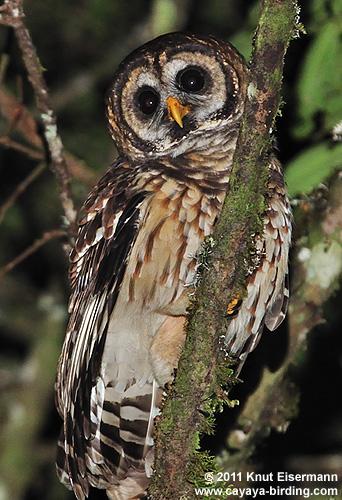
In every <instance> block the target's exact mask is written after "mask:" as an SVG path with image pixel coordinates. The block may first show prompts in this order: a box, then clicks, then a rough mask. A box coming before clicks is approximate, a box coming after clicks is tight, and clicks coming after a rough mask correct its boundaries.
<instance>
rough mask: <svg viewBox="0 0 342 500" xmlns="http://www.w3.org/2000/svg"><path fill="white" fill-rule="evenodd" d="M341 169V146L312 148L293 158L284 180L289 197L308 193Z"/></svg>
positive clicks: (319, 145)
mask: <svg viewBox="0 0 342 500" xmlns="http://www.w3.org/2000/svg"><path fill="white" fill-rule="evenodd" d="M341 167H342V144H337V145H336V146H333V147H331V146H330V145H329V144H328V143H324V144H318V145H317V146H313V147H311V148H309V149H307V150H305V151H304V152H303V153H301V154H300V155H298V156H297V157H295V158H294V159H293V160H292V161H291V162H290V163H289V164H288V166H287V168H286V171H285V180H286V183H287V186H288V191H289V194H290V196H294V195H297V194H300V193H310V191H312V190H313V189H314V188H315V187H317V186H318V185H319V184H320V183H321V182H323V181H324V180H325V179H327V178H328V177H329V176H330V175H331V174H332V173H333V172H334V171H335V170H337V169H338V168H341Z"/></svg>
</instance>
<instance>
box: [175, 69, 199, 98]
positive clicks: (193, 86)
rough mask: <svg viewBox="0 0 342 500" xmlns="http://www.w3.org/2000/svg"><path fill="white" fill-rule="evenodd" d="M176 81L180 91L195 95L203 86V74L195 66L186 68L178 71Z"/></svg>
mask: <svg viewBox="0 0 342 500" xmlns="http://www.w3.org/2000/svg"><path fill="white" fill-rule="evenodd" d="M176 81H177V84H178V86H179V87H180V89H181V90H184V91H185V92H190V93H194V94H196V93H197V92H201V90H203V88H204V85H205V81H206V79H205V73H204V71H203V70H202V68H199V67H197V66H188V67H187V68H185V69H182V70H181V71H179V73H178V74H177V76H176Z"/></svg>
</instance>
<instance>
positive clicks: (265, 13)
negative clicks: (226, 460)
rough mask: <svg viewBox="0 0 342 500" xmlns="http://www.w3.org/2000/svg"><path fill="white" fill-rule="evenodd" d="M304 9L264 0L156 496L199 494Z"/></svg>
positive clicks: (164, 419)
mask: <svg viewBox="0 0 342 500" xmlns="http://www.w3.org/2000/svg"><path fill="white" fill-rule="evenodd" d="M297 14H298V8H297V4H296V2H295V1H294V0H264V1H263V2H262V8H261V15H260V20H259V25H258V29H257V32H256V35H255V40H254V49H253V56H252V61H251V65H250V73H249V85H248V91H247V95H246V100H245V111H244V115H243V118H242V124H241V128H240V134H239V139H238V143H237V149H236V153H235V156H234V163H233V170H232V175H231V179H230V187H229V196H228V197H227V198H226V200H225V203H224V206H223V210H222V214H221V216H220V220H219V221H218V223H217V225H216V227H215V231H214V234H213V240H214V247H213V249H212V252H211V256H210V258H209V262H208V265H207V267H206V269H205V271H204V272H203V276H202V279H201V282H200V284H199V286H198V288H197V291H196V296H195V298H194V301H193V304H192V307H191V310H190V312H189V318H188V324H187V338H186V343H185V346H184V349H183V352H182V355H181V359H180V362H179V367H178V373H177V377H176V379H175V382H174V384H173V387H172V390H171V393H170V395H169V398H168V399H167V401H166V402H165V404H164V407H163V412H162V416H161V417H160V420H159V422H158V425H157V431H156V451H155V453H156V456H155V473H154V476H153V480H152V485H151V488H150V494H151V496H152V498H153V499H158V500H161V499H163V500H167V499H175V498H196V496H195V493H194V490H193V484H192V483H193V482H197V481H199V480H200V479H201V477H200V476H201V474H203V472H201V470H202V469H201V465H200V463H199V461H196V449H197V447H198V440H199V433H200V432H203V431H204V430H206V428H208V422H207V420H206V418H205V416H204V415H205V414H208V413H209V414H210V413H212V409H213V407H215V406H216V404H217V399H216V398H215V395H216V394H218V393H219V391H220V386H221V382H222V381H223V378H226V379H227V378H228V374H229V370H227V366H228V367H229V360H227V359H222V358H223V356H222V354H221V351H220V345H219V338H220V336H221V335H222V336H223V335H225V333H226V328H227V324H226V319H225V311H226V307H227V304H228V303H229V301H230V300H231V299H232V298H233V297H234V296H236V295H240V296H241V295H243V294H244V292H245V281H246V275H247V270H248V268H249V266H250V265H251V252H250V250H251V245H252V242H253V237H252V235H253V234H256V233H258V232H260V230H261V220H262V215H263V212H264V210H265V203H264V194H265V184H266V179H267V169H268V163H269V159H268V155H269V153H270V150H271V135H270V134H271V130H272V126H273V124H274V120H275V117H276V115H277V112H278V108H279V104H280V88H281V81H282V72H283V64H284V56H285V53H286V50H287V47H288V45H289V42H290V40H291V38H292V37H293V35H294V30H295V29H296V18H297ZM226 382H227V380H226ZM195 462H196V463H195ZM194 471H195V473H194ZM194 476H195V477H194ZM202 479H203V478H202Z"/></svg>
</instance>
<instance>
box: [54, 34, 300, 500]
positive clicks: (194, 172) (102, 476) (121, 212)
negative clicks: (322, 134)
mask: <svg viewBox="0 0 342 500" xmlns="http://www.w3.org/2000/svg"><path fill="white" fill-rule="evenodd" d="M245 92H246V66H245V63H244V62H243V60H242V58H241V56H240V55H239V54H238V53H237V52H236V50H235V49H234V48H233V47H232V46H230V45H229V44H227V43H224V42H220V41H217V40H215V39H213V38H211V37H198V36H194V35H187V34H182V33H174V34H170V35H165V36H163V37H160V38H158V39H156V40H153V41H152V42H150V43H149V44H146V45H145V46H143V47H142V48H140V49H138V50H137V51H135V52H134V53H133V54H131V55H130V56H129V57H128V58H127V59H126V60H125V61H124V62H123V63H122V64H121V66H120V67H119V70H118V72H117V74H116V76H115V80H114V83H113V87H112V89H111V92H110V94H109V99H108V108H107V111H108V119H109V125H110V129H111V131H112V134H113V138H114V140H115V142H116V144H117V146H118V149H119V153H120V156H119V158H118V160H117V161H116V162H115V163H114V165H113V166H112V167H111V168H110V169H109V170H108V172H107V173H106V174H105V175H104V177H103V178H102V179H101V180H100V182H99V183H98V185H97V186H96V187H95V188H94V189H93V191H92V192H91V193H90V195H89V197H88V199H87V201H86V202H85V205H84V207H83V211H82V215H81V219H80V225H79V233H78V237H77V241H76V243H75V247H74V249H73V251H72V253H71V267H70V282H71V286H72V295H71V299H70V306H69V310H70V320H69V325H68V330H67V334H66V338H65V341H64V345H63V350H62V354H61V357H60V360H59V365H58V375H57V382H56V401H57V408H58V411H59V413H60V415H61V417H62V419H63V428H62V432H61V437H60V441H59V453H58V459H57V470H58V475H59V477H60V479H61V481H62V482H63V483H64V484H65V485H66V486H67V487H69V488H72V489H73V491H74V493H75V495H76V497H77V498H78V499H83V498H85V497H87V496H88V493H89V487H90V486H94V487H97V488H103V489H106V491H107V495H108V497H109V498H113V499H121V500H127V499H131V498H142V497H143V496H144V494H145V492H146V489H147V487H148V483H149V477H150V476H151V474H152V466H153V422H154V417H155V416H156V415H157V414H158V411H159V407H160V403H161V399H162V393H163V387H164V386H165V384H166V383H168V382H171V381H172V378H173V375H174V369H175V368H176V366H177V363H178V358H179V353H180V349H181V347H182V345H183V342H184V331H183V326H184V321H185V317H186V308H187V305H188V301H189V293H191V291H192V290H193V285H194V283H195V280H196V271H197V262H198V261H197V258H198V254H199V252H200V250H201V244H202V242H203V240H204V238H205V237H206V236H209V235H210V234H211V233H212V230H213V226H214V224H215V221H216V220H217V217H218V216H219V213H220V210H221V207H222V204H223V200H224V197H225V195H226V192H227V191H228V192H229V175H230V170H231V166H232V158H233V154H234V150H235V145H236V140H237V134H238V129H239V123H240V118H241V114H242V111H243V100H244V95H245ZM170 97H172V99H170ZM269 172H270V173H269V182H268V197H267V205H268V209H267V211H266V213H265V217H264V232H263V234H261V235H258V236H257V238H256V249H255V266H254V268H253V269H251V272H250V274H249V276H248V277H246V279H247V280H248V285H247V290H248V295H247V297H246V298H245V299H244V300H243V301H242V303H241V305H240V308H239V311H238V314H237V315H235V316H234V317H232V319H231V321H230V324H229V328H228V331H227V337H226V346H227V349H228V350H229V351H230V352H231V354H233V355H235V356H237V357H239V358H240V361H241V363H240V366H242V363H243V361H244V359H245V357H246V355H247V354H248V352H250V351H251V350H252V349H253V348H254V346H255V345H256V343H257V341H258V339H259V337H260V333H261V331H262V328H263V325H264V323H265V324H266V326H267V327H268V328H269V329H271V330H273V329H275V328H276V327H277V326H278V324H279V323H280V322H281V321H282V319H283V317H284V314H285V310H286V305H285V304H286V301H287V300H286V299H287V297H288V290H287V288H286V285H285V278H286V274H287V257H288V249H289V245H290V235H291V216H290V209H289V206H288V201H287V198H286V192H285V188H284V182H283V177H282V171H281V167H280V165H279V163H278V162H277V161H276V160H275V159H273V160H272V161H271V163H270V169H269Z"/></svg>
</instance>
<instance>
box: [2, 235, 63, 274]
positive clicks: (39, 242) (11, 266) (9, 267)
mask: <svg viewBox="0 0 342 500" xmlns="http://www.w3.org/2000/svg"><path fill="white" fill-rule="evenodd" d="M63 236H67V233H66V231H63V229H52V230H51V231H47V232H46V233H44V234H43V236H42V237H41V238H39V239H38V240H36V241H34V242H33V243H32V245H30V246H29V247H27V248H26V249H25V250H24V251H23V252H21V253H20V254H19V255H17V256H16V257H15V258H14V259H12V260H11V261H10V262H8V263H7V264H5V265H4V266H3V267H2V268H0V280H2V279H3V277H4V276H5V274H7V273H9V272H10V271H12V270H13V269H14V268H15V267H16V266H17V265H18V264H20V263H21V262H23V261H24V260H25V259H27V257H30V256H31V255H32V254H34V253H35V252H36V251H37V250H39V249H40V248H41V247H42V246H44V245H45V244H46V243H48V242H49V241H51V240H55V239H56V238H62V237H63Z"/></svg>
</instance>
